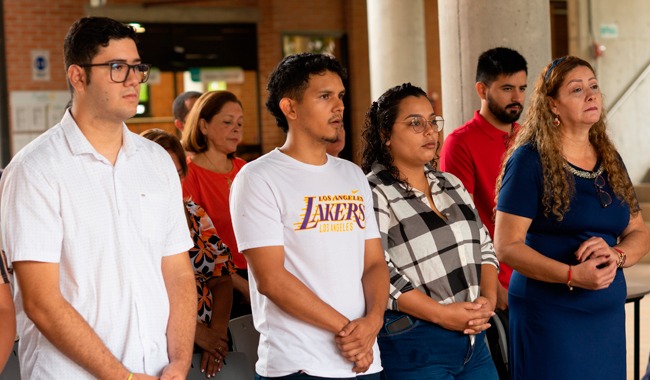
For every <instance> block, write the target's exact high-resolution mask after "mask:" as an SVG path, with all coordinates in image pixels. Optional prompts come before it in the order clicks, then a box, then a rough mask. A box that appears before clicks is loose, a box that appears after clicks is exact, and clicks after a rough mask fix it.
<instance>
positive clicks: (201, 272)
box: [141, 129, 237, 377]
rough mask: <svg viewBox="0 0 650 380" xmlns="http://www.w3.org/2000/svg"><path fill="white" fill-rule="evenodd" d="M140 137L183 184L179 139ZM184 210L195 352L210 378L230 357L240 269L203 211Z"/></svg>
mask: <svg viewBox="0 0 650 380" xmlns="http://www.w3.org/2000/svg"><path fill="white" fill-rule="evenodd" d="M141 135H142V136H143V137H145V138H147V139H149V140H151V141H153V142H155V143H158V144H159V145H160V146H162V147H163V148H165V150H166V151H167V153H169V155H170V156H171V158H172V161H174V164H175V165H176V170H177V171H178V176H179V177H180V178H181V180H182V179H183V178H184V177H185V175H186V174H187V163H186V162H185V153H184V151H183V147H182V145H181V143H180V141H179V140H178V138H177V137H176V136H174V135H172V134H171V133H168V132H165V131H163V130H161V129H150V130H147V131H145V132H143V133H142V134H141ZM185 209H186V211H187V212H186V217H187V224H188V227H189V229H190V232H191V233H192V240H193V241H194V247H193V248H191V249H190V250H189V256H190V260H191V262H192V267H193V268H194V278H195V279H196V291H197V296H198V311H197V319H196V335H195V338H194V343H195V348H196V349H200V350H202V351H203V357H202V358H201V372H205V373H206V377H210V376H215V375H216V373H217V371H220V370H221V366H222V365H223V358H225V357H226V355H227V353H228V321H229V317H230V308H231V307H232V295H233V286H232V278H231V276H230V275H231V274H233V273H235V272H236V271H237V266H235V264H233V262H232V253H231V251H230V248H228V246H226V245H225V244H224V243H223V241H222V240H221V239H220V238H219V236H218V235H217V230H216V229H215V228H214V225H213V224H212V221H211V220H210V217H209V216H208V214H207V213H206V212H205V210H204V209H203V207H201V206H199V205H198V204H196V203H195V202H193V201H192V200H191V199H186V200H185Z"/></svg>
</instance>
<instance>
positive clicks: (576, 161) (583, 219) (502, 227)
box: [494, 56, 650, 380]
mask: <svg viewBox="0 0 650 380" xmlns="http://www.w3.org/2000/svg"><path fill="white" fill-rule="evenodd" d="M504 162H506V164H505V165H504V169H503V172H502V173H501V176H500V177H499V179H498V180H497V189H496V190H497V212H496V228H495V236H494V243H495V244H494V245H495V250H496V254H497V257H498V258H499V261H501V262H503V263H505V264H507V265H509V266H511V267H512V268H513V269H514V270H515V272H514V273H513V275H512V279H511V282H510V288H509V294H508V295H509V297H508V301H509V304H510V353H511V370H512V378H513V379H514V380H520V379H526V380H535V379H554V380H559V379H590V380H595V379H603V380H604V379H607V380H611V379H625V378H626V371H625V369H626V364H625V357H626V352H625V309H624V305H625V297H626V293H627V292H626V285H625V277H624V276H623V271H622V270H621V269H622V268H623V267H629V266H631V265H633V264H634V263H636V262H637V261H639V259H641V257H643V255H644V254H645V253H647V252H648V249H650V235H649V234H648V229H647V228H646V226H645V224H644V223H643V219H642V218H641V213H640V212H639V204H638V202H637V200H636V197H635V194H634V189H633V187H632V184H631V182H630V179H629V177H628V175H627V172H626V169H625V166H624V164H623V161H622V159H621V157H620V156H619V154H618V153H617V152H616V149H615V148H614V146H613V144H612V142H611V141H610V139H609V137H608V136H607V132H606V125H605V112H604V110H603V108H602V97H601V93H600V90H599V87H598V81H597V79H596V77H595V74H594V71H593V68H592V67H591V66H590V65H589V63H587V62H586V61H584V60H582V59H579V58H577V57H570V56H569V57H563V58H560V59H557V60H555V61H553V63H552V64H550V65H548V66H547V67H546V68H545V69H544V70H543V71H542V73H541V74H540V76H539V78H538V79H537V83H536V84H535V89H534V93H533V95H532V100H531V103H530V108H529V110H528V113H527V118H526V121H525V123H524V124H523V126H522V127H521V129H520V131H519V133H518V135H517V137H516V139H515V141H514V143H513V144H512V146H511V147H510V148H509V149H508V151H507V153H506V156H505V158H504Z"/></svg>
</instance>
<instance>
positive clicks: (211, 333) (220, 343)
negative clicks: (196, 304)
mask: <svg viewBox="0 0 650 380" xmlns="http://www.w3.org/2000/svg"><path fill="white" fill-rule="evenodd" d="M195 341H196V344H197V345H198V346H199V347H201V348H202V349H203V356H202V357H201V372H205V374H206V377H207V378H210V377H211V376H212V377H214V376H216V374H217V372H218V371H221V367H222V366H223V359H224V358H225V357H226V356H227V355H228V328H227V327H225V328H219V327H213V326H210V327H208V326H206V325H202V324H197V331H196V339H195Z"/></svg>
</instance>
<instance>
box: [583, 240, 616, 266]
mask: <svg viewBox="0 0 650 380" xmlns="http://www.w3.org/2000/svg"><path fill="white" fill-rule="evenodd" d="M575 255H576V259H578V261H580V262H581V263H583V262H585V261H586V260H589V259H593V258H596V257H601V256H607V257H608V258H609V260H608V262H609V261H613V262H615V263H618V252H616V251H615V250H614V249H613V248H612V247H610V246H609V244H607V242H605V240H604V239H603V238H601V237H595V236H592V237H590V238H589V239H587V240H585V241H584V242H583V243H582V244H580V247H578V250H577V251H576V253H575Z"/></svg>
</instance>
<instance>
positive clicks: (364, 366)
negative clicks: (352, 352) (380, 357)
mask: <svg viewBox="0 0 650 380" xmlns="http://www.w3.org/2000/svg"><path fill="white" fill-rule="evenodd" d="M374 360H375V358H374V357H373V353H372V347H371V348H370V351H369V352H368V353H367V354H366V355H364V356H363V358H361V359H359V360H358V361H356V362H354V368H352V371H353V372H354V373H364V372H366V371H367V370H368V369H370V365H371V364H372V362H373V361H374Z"/></svg>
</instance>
